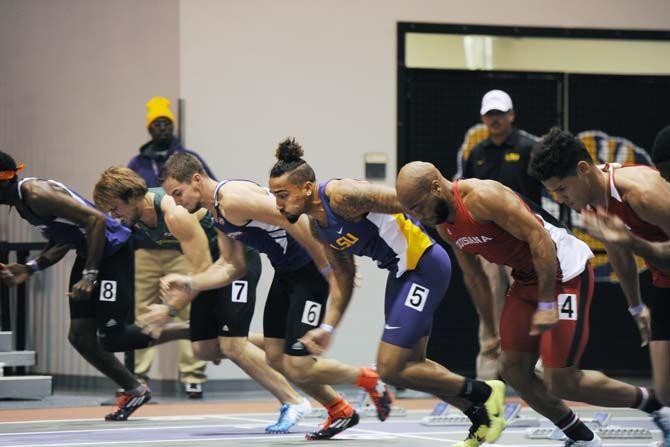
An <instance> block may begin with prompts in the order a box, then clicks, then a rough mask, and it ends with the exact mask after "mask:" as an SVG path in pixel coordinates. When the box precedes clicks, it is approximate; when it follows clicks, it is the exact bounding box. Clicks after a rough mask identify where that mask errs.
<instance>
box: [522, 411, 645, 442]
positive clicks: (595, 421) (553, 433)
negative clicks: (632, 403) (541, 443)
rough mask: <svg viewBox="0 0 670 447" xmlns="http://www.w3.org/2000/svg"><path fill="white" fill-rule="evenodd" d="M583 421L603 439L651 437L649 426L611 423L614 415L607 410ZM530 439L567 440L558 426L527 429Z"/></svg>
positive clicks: (527, 435)
mask: <svg viewBox="0 0 670 447" xmlns="http://www.w3.org/2000/svg"><path fill="white" fill-rule="evenodd" d="M582 421H583V422H584V423H585V424H586V425H587V426H588V427H589V428H590V429H591V430H593V431H594V432H596V433H597V434H598V436H600V437H601V438H602V439H651V438H652V436H651V431H650V430H649V429H648V428H637V427H619V426H616V425H610V422H611V421H612V415H611V414H610V413H607V412H599V413H595V414H594V415H593V418H591V419H582ZM526 438H528V439H551V440H555V441H562V440H565V439H566V437H565V434H564V433H563V432H562V431H561V430H559V429H558V428H556V427H542V428H540V427H537V428H529V429H528V430H526Z"/></svg>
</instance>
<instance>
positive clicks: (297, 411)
mask: <svg viewBox="0 0 670 447" xmlns="http://www.w3.org/2000/svg"><path fill="white" fill-rule="evenodd" d="M311 412H312V404H310V403H309V400H307V399H306V398H303V400H302V402H300V403H299V404H282V406H281V407H280V408H279V420H277V422H276V423H275V424H272V425H268V426H267V427H265V431H266V432H267V433H274V434H278V433H288V431H289V430H290V429H291V427H293V426H294V425H295V424H297V423H298V422H300V420H301V419H302V418H304V417H305V416H307V415H309V413H311Z"/></svg>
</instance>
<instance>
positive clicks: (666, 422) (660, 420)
mask: <svg viewBox="0 0 670 447" xmlns="http://www.w3.org/2000/svg"><path fill="white" fill-rule="evenodd" d="M651 416H652V420H653V421H654V424H656V426H657V427H658V429H659V430H661V436H662V437H663V442H664V443H665V445H666V446H668V447H670V408H667V407H663V408H661V409H660V410H656V411H654V412H653V413H652V414H651Z"/></svg>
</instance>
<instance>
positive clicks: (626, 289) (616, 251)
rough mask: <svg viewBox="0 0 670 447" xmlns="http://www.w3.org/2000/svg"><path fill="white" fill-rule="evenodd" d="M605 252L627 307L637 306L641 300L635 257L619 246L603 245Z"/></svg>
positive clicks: (629, 251) (629, 250)
mask: <svg viewBox="0 0 670 447" xmlns="http://www.w3.org/2000/svg"><path fill="white" fill-rule="evenodd" d="M603 244H604V246H605V250H606V251H607V258H608V259H609V261H610V264H611V265H612V270H614V273H616V275H617V276H618V277H619V281H620V282H621V289H622V290H623V294H624V295H625V296H626V301H628V307H636V306H638V305H639V304H640V303H641V302H642V300H641V298H640V296H641V294H640V278H639V276H638V272H637V264H636V263H635V256H634V255H633V251H632V250H631V249H630V248H626V247H622V246H620V245H615V244H609V243H607V242H604V243H603Z"/></svg>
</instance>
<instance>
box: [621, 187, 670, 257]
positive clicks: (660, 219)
mask: <svg viewBox="0 0 670 447" xmlns="http://www.w3.org/2000/svg"><path fill="white" fill-rule="evenodd" d="M625 200H626V202H627V203H628V205H629V206H630V207H631V208H632V209H633V211H635V213H636V214H637V215H638V216H639V217H640V218H641V219H642V220H644V221H645V222H649V223H650V224H652V225H655V226H657V227H659V228H660V229H661V230H663V232H664V233H665V235H666V236H668V237H670V183H668V182H667V181H665V180H663V179H660V178H659V179H658V180H657V182H656V185H655V187H652V188H649V189H648V190H646V191H644V192H643V193H639V194H632V195H626V197H625ZM630 246H631V249H632V250H634V251H635V252H636V253H638V254H639V255H640V256H642V257H644V258H645V259H647V260H648V261H649V262H650V263H651V264H653V265H654V266H656V267H657V268H659V269H662V270H666V269H670V242H661V243H650V242H649V241H645V240H643V239H641V238H639V237H637V236H632V237H631V245H630Z"/></svg>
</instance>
